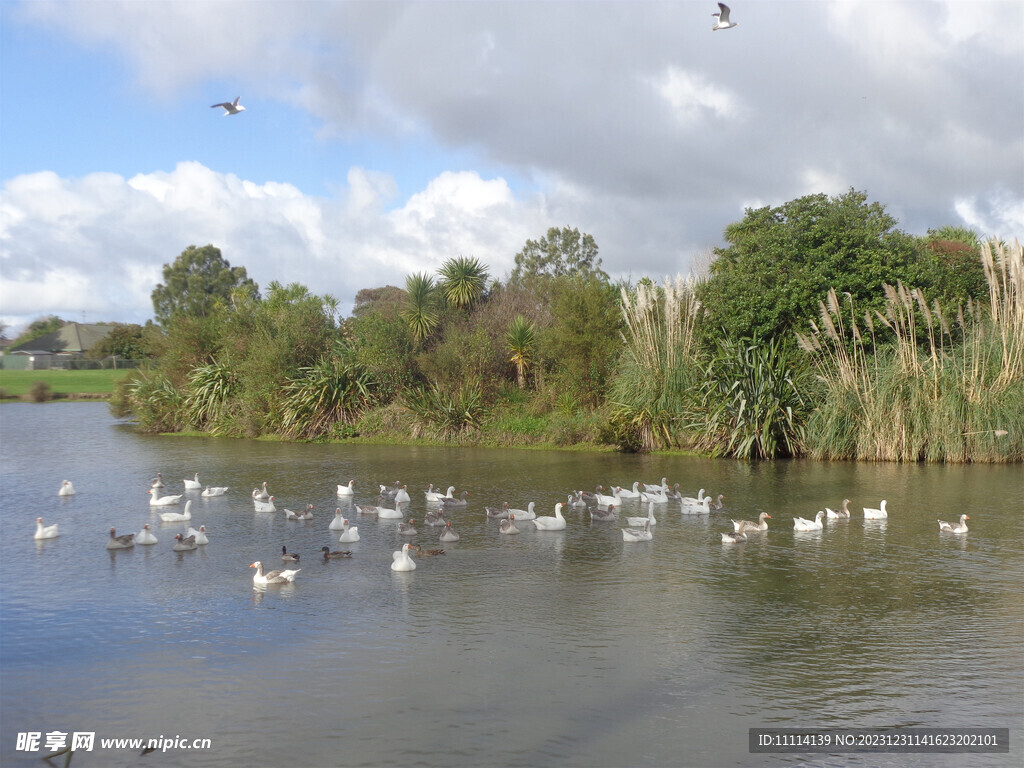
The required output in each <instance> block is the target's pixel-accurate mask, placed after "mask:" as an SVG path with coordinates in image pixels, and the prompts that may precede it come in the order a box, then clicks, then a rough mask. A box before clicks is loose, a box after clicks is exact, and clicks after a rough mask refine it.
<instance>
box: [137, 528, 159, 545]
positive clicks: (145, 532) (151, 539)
mask: <svg viewBox="0 0 1024 768" xmlns="http://www.w3.org/2000/svg"><path fill="white" fill-rule="evenodd" d="M135 543H136V544H146V545H147V546H148V545H150V544H156V536H154V535H153V532H152V531H151V530H149V523H146V524H145V525H144V526H142V530H141V531H139V532H138V533H137V534H135Z"/></svg>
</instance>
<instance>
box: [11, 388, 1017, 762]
mask: <svg viewBox="0 0 1024 768" xmlns="http://www.w3.org/2000/svg"><path fill="white" fill-rule="evenodd" d="M0 456H2V462H0V467H2V472H0V499H2V500H3V501H2V511H0V515H2V521H3V531H4V535H3V537H2V538H0V563H2V568H3V578H2V581H0V610H2V612H0V672H2V694H0V695H2V707H0V716H2V717H0V763H2V764H3V765H5V766H22V765H24V766H30V765H32V766H38V765H40V764H41V763H40V762H39V758H40V757H41V756H43V755H45V754H48V753H49V751H48V750H47V749H46V748H45V741H46V734H47V733H50V732H58V733H69V734H70V733H73V732H80V733H94V734H95V740H96V741H95V745H94V749H92V750H91V751H88V750H86V749H84V748H83V749H79V750H78V751H77V752H76V753H75V754H74V756H73V760H72V765H73V766H74V768H82V766H131V765H139V766H153V765H160V766H190V767H191V766H232V767H235V766H241V765H247V766H277V765H294V766H309V767H311V768H319V767H320V766H342V765H343V766H387V765H402V766H407V765H416V766H463V765H465V766H541V765H558V766H580V767H583V766H588V767H589V766H613V767H614V766H761V765H778V766H787V765H802V764H807V763H808V762H810V763H811V764H815V765H836V766H838V765H849V764H855V765H872V766H907V765H911V766H934V765H940V766H1011V765H1012V766H1018V765H1021V764H1022V759H1024V749H1022V746H1021V727H1022V726H1024V553H1022V547H1024V471H1022V468H1021V467H1020V466H1019V465H1015V466H927V465H910V466H906V465H891V464H854V463H842V464H816V463H811V462H803V461H781V462H775V463H739V462H735V461H731V460H706V459H699V458H688V457H667V456H636V455H622V454H592V453H575V452H555V451H521V450H499V449H473V448H438V447H415V446H413V447H395V446H345V445H305V444H287V443H285V444H281V443H271V442H261V441H250V440H227V439H216V438H195V437H191V438H184V437H155V436H148V435H141V434H137V433H136V432H134V431H133V429H132V427H131V425H130V424H127V423H124V422H121V421H118V420H115V419H113V418H112V417H111V416H110V415H109V411H108V409H107V407H106V405H105V404H103V403H50V404H43V405H33V404H8V405H3V406H2V407H0ZM158 471H159V472H161V473H162V475H163V478H164V482H165V483H166V484H167V488H165V489H164V491H163V492H164V493H174V494H181V493H185V492H184V491H183V483H182V479H183V478H192V476H193V475H194V474H195V473H196V472H198V473H199V476H200V481H201V482H202V483H203V484H204V485H217V486H230V490H229V491H228V493H227V494H226V495H225V496H222V497H217V498H210V499H204V498H202V497H200V494H199V493H198V492H189V493H187V494H185V497H186V499H192V500H193V503H192V507H191V511H192V518H193V519H192V520H191V522H190V523H163V522H161V521H160V518H159V516H158V515H157V513H156V512H154V511H153V509H152V508H151V507H150V506H149V505H148V500H149V497H148V496H147V490H148V488H149V482H150V479H151V478H152V477H153V476H154V475H155V474H156V472H158ZM663 476H664V477H667V478H668V480H669V483H670V484H675V483H679V484H680V486H681V489H682V490H683V491H684V492H685V493H687V495H691V496H695V495H696V492H697V491H698V489H699V488H705V489H707V491H708V492H710V493H713V494H718V493H723V494H725V496H726V498H725V503H726V509H725V510H723V511H721V512H713V513H712V514H710V515H683V514H681V513H680V509H679V505H678V503H677V502H674V501H670V502H669V504H668V505H667V506H664V505H663V506H660V507H659V508H657V509H656V513H655V514H656V517H657V520H658V523H657V525H655V526H653V527H652V530H653V531H654V538H653V541H650V542H642V543H625V542H623V540H622V535H621V533H620V528H622V527H624V526H625V522H624V518H625V517H626V516H627V515H640V514H643V513H644V512H645V511H646V510H644V511H641V510H640V505H639V504H638V503H637V502H630V503H627V504H625V505H624V507H625V508H624V509H623V510H621V512H620V520H619V521H613V522H591V520H590V519H589V515H588V514H587V512H586V511H585V510H583V511H580V510H575V509H572V510H568V509H567V510H566V511H565V515H566V518H567V520H568V523H567V528H566V530H565V531H561V532H541V531H537V530H534V526H533V525H532V524H531V523H529V522H520V523H519V526H518V527H519V528H520V529H521V531H522V532H521V533H520V535H518V536H501V535H499V533H498V524H497V522H496V521H494V520H490V519H487V517H486V515H485V512H484V505H493V506H500V505H501V503H502V502H504V501H508V502H509V503H510V504H511V506H512V507H521V508H525V507H526V505H527V503H528V502H529V501H534V502H536V508H537V511H538V514H542V515H550V514H552V513H553V509H554V505H555V503H556V502H558V501H564V500H565V498H566V495H567V494H568V492H569V491H570V490H571V489H573V488H582V489H586V490H594V489H595V488H596V486H597V485H598V484H603V485H604V486H605V487H606V488H608V487H610V486H611V485H613V484H615V485H623V486H627V487H628V486H631V485H632V483H633V482H635V481H641V482H645V483H652V484H654V483H658V482H660V480H661V478H662V477H663ZM65 479H67V480H71V481H72V482H73V483H74V486H75V488H76V490H77V493H76V495H74V496H70V497H58V495H57V491H58V489H59V487H60V484H61V481H62V480H65ZM350 479H353V480H354V481H355V490H356V497H355V498H356V502H357V503H358V504H366V503H372V499H373V497H374V496H375V495H376V491H377V489H378V486H379V485H380V484H391V483H394V482H396V481H401V482H402V483H404V484H406V485H407V486H408V489H409V493H410V495H411V497H412V503H411V507H412V509H411V511H410V512H409V516H410V517H412V518H415V519H417V520H419V519H421V517H422V514H423V512H425V511H426V510H427V505H426V503H425V501H424V495H423V491H424V490H425V489H426V487H427V485H428V483H433V484H434V485H436V486H440V487H442V488H447V487H448V485H454V486H456V489H457V490H459V491H461V490H464V489H465V490H469V492H470V496H469V503H468V505H467V507H466V508H465V509H461V510H457V511H455V512H453V513H452V514H450V515H449V517H450V518H451V519H452V520H453V527H454V528H456V529H457V530H458V532H459V533H460V535H461V540H460V541H458V542H457V543H454V544H445V545H441V544H439V543H438V542H437V531H436V530H435V529H432V528H427V527H425V526H422V525H420V526H418V527H419V531H420V532H419V534H418V535H417V536H415V537H414V538H413V541H415V542H418V543H420V544H422V545H423V546H424V547H442V546H443V547H444V549H445V551H446V554H445V555H443V556H436V557H429V558H427V557H424V558H420V559H418V560H417V564H418V567H417V569H416V570H415V571H413V572H408V573H395V572H392V571H391V570H390V563H391V561H392V552H393V551H395V550H397V549H399V548H400V546H401V544H402V542H403V541H404V540H405V539H404V538H403V537H401V536H399V534H398V530H397V522H396V521H393V520H377V519H375V518H372V517H366V516H360V515H359V514H357V511H356V509H355V508H352V507H346V514H347V516H348V517H349V518H350V520H351V522H352V524H353V525H357V526H358V528H359V531H360V534H361V540H360V541H359V542H357V543H355V544H349V545H339V544H338V541H337V540H338V535H337V533H336V532H333V531H330V530H329V529H328V523H329V522H330V520H331V519H332V518H333V514H334V510H335V508H336V507H337V506H339V503H338V499H337V498H336V496H335V489H336V486H337V485H338V484H339V483H346V482H348V480H350ZM264 481H266V482H267V483H268V486H269V489H270V491H271V493H273V494H274V496H275V502H276V504H277V507H278V511H277V512H276V513H264V512H254V509H253V503H252V500H251V498H250V493H251V491H252V489H253V488H254V487H256V486H259V485H260V484H261V483H262V482H264ZM844 497H848V498H850V499H852V503H851V504H850V508H851V510H852V511H853V515H852V517H851V519H849V520H840V521H826V523H825V527H824V530H822V531H819V532H813V533H797V532H794V530H793V521H792V518H793V517H794V516H801V517H805V518H813V517H814V515H815V512H817V511H818V510H820V509H823V508H824V507H826V506H828V507H832V508H838V507H839V506H840V504H841V502H842V499H843V498H844ZM883 498H884V499H886V500H887V501H888V509H889V518H888V519H887V520H885V521H872V520H865V519H864V517H863V514H862V512H861V508H862V507H863V506H870V507H876V506H878V502H879V501H880V500H881V499H883ZM184 501H185V499H182V503H184ZM306 503H312V504H315V505H316V510H315V512H314V515H315V516H314V519H313V520H311V521H302V522H295V521H287V520H286V519H285V514H284V512H283V509H284V508H285V507H288V508H290V509H302V508H303V507H304V505H305V504H306ZM169 509H178V510H181V509H182V507H176V508H175V507H172V508H169ZM762 511H764V512H768V513H769V514H770V515H771V516H772V517H771V520H770V521H769V526H770V528H769V530H768V531H767V532H766V533H764V534H760V533H758V534H752V535H751V537H750V540H749V541H747V542H745V543H742V544H723V543H722V541H721V536H720V534H721V533H722V532H723V531H728V530H731V527H732V526H731V524H730V522H729V520H730V518H744V519H756V518H757V515H758V514H759V513H760V512H762ZM961 513H967V514H969V515H970V521H969V526H970V532H969V533H968V534H966V535H954V534H941V533H940V532H939V530H938V525H937V523H936V519H937V518H941V519H944V520H949V521H951V522H955V521H956V520H957V519H958V517H959V515H960V514H961ZM39 516H41V517H42V518H43V519H44V522H45V523H46V524H50V523H58V524H59V526H60V536H59V537H58V538H56V539H50V540H46V541H42V542H37V541H34V540H33V532H34V530H35V518H36V517H39ZM144 523H148V524H149V525H150V527H151V529H152V530H153V531H154V532H155V533H156V535H157V537H158V539H159V543H158V544H156V545H153V546H149V547H144V546H135V547H134V548H133V549H128V550H121V551H108V550H107V549H105V543H106V541H107V539H108V532H109V529H110V527H111V526H113V527H115V528H116V530H117V532H118V533H119V534H120V533H128V532H138V531H139V530H140V529H141V528H142V525H143V524H144ZM200 524H203V525H205V526H206V529H207V531H208V534H209V538H210V543H209V544H208V545H206V546H205V547H201V548H199V549H198V550H196V551H193V552H174V551H172V544H173V542H174V538H173V537H174V534H176V533H179V532H182V531H184V530H185V528H186V527H187V526H188V525H192V526H193V527H196V528H198V526H199V525H200ZM282 545H284V546H287V547H288V550H289V551H294V552H298V553H300V555H301V562H300V565H299V567H301V572H300V573H299V575H298V577H297V579H296V581H295V583H294V584H292V585H287V586H270V587H264V588H259V589H257V588H254V585H253V582H252V576H253V571H252V570H251V569H250V568H249V567H248V566H249V564H250V563H252V562H253V561H255V560H261V561H263V562H265V563H267V566H268V568H281V567H283V565H282V563H281V558H280V552H281V547H282ZM322 546H329V547H331V548H332V549H339V548H346V549H351V550H352V553H353V554H352V557H351V558H350V559H343V560H334V561H331V562H326V563H325V562H324V561H323V560H321V559H319V558H318V555H319V550H320V548H321V547H322ZM288 567H292V566H288ZM872 727H899V728H901V729H906V728H911V727H941V728H950V729H954V728H957V729H959V728H1009V729H1010V736H1011V749H1010V752H1009V753H1008V754H1007V753H1001V754H921V753H913V754H890V753H883V754H872V755H870V756H864V755H853V754H841V753H834V754H832V755H828V754H819V755H811V756H807V755H803V754H799V753H797V754H751V753H750V751H749V749H748V729H750V728H815V729H836V728H872ZM26 733H40V734H42V735H41V740H40V742H39V749H38V750H37V751H29V750H26V749H24V748H22V749H19V748H18V747H19V746H20V747H25V746H27V745H28V742H26V741H25V739H26V737H25V736H24V735H21V736H19V734H26ZM135 737H138V738H163V739H165V741H164V742H161V745H164V744H168V743H169V744H171V748H170V749H169V750H168V751H166V752H164V753H163V754H162V755H157V754H150V755H141V754H140V752H141V750H139V749H137V748H129V747H128V746H121V747H120V748H118V747H108V748H106V749H104V748H102V747H101V746H100V743H99V742H100V739H108V738H118V739H123V738H135ZM69 738H70V737H69ZM198 739H209V740H210V741H209V748H205V749H203V748H195V749H183V748H180V747H181V745H182V744H183V743H184V744H188V745H192V743H193V741H194V740H198ZM54 741H59V737H55V738H54ZM175 745H177V746H175ZM198 746H202V744H201V743H200V744H199V745H198ZM62 760H63V758H61V761H62ZM54 762H55V763H57V764H60V765H63V762H58V761H54Z"/></svg>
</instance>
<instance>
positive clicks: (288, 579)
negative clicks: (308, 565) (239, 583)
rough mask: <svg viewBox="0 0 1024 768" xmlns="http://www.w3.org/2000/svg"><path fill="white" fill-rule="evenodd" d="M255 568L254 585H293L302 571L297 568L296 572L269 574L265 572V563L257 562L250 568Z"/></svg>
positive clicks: (273, 572) (278, 571)
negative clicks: (296, 576)
mask: <svg viewBox="0 0 1024 768" xmlns="http://www.w3.org/2000/svg"><path fill="white" fill-rule="evenodd" d="M249 567H250V568H255V569H256V573H255V575H254V576H253V577H252V583H253V584H259V585H264V584H291V583H292V582H294V581H295V575H296V574H297V573H298V572H299V571H301V570H302V569H301V568H296V569H295V570H294V571H281V570H277V571H270V572H268V573H264V572H263V563H261V562H260V561H259V560H257V561H256V562H255V563H253V564H252V565H250V566H249Z"/></svg>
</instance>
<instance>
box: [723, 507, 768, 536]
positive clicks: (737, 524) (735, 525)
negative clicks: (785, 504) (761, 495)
mask: <svg viewBox="0 0 1024 768" xmlns="http://www.w3.org/2000/svg"><path fill="white" fill-rule="evenodd" d="M771 519H772V516H771V515H769V514H768V513H767V512H762V513H761V514H760V515H758V516H757V522H756V523H754V522H751V521H750V520H733V521H732V529H733V532H734V533H739V532H740V529H741V528H742V529H743V530H744V531H767V530H768V523H766V522H765V520H771Z"/></svg>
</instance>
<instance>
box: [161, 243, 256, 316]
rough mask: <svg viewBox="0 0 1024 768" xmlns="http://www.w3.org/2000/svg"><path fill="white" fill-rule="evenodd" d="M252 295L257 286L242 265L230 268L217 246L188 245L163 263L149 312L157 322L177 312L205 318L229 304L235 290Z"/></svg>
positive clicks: (237, 293)
mask: <svg viewBox="0 0 1024 768" xmlns="http://www.w3.org/2000/svg"><path fill="white" fill-rule="evenodd" d="M237 289H241V292H242V293H244V294H247V295H249V296H251V297H253V298H257V297H258V296H259V287H258V286H257V285H256V283H254V282H253V281H252V280H251V279H249V277H248V275H247V274H246V271H245V267H232V266H231V265H230V264H229V263H228V262H227V260H226V259H225V258H224V257H223V256H221V252H220V249H219V248H215V247H214V246H212V245H205V246H203V247H202V248H197V247H196V246H194V245H190V246H189V247H188V248H186V249H185V250H184V251H182V252H181V255H180V256H178V258H177V259H175V260H174V263H173V264H165V265H164V272H163V282H162V283H160V284H159V285H157V287H156V288H154V289H153V293H152V298H153V312H154V316H155V317H156V320H157V322H158V323H160V324H161V325H167V323H169V322H170V320H171V318H172V317H174V316H175V315H177V314H184V315H190V316H192V317H206V316H207V315H209V314H210V313H211V312H213V311H214V309H215V308H216V307H217V306H218V305H223V304H230V303H231V302H232V296H233V294H234V296H235V298H236V299H237V297H238V295H239V292H238V290H237Z"/></svg>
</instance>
